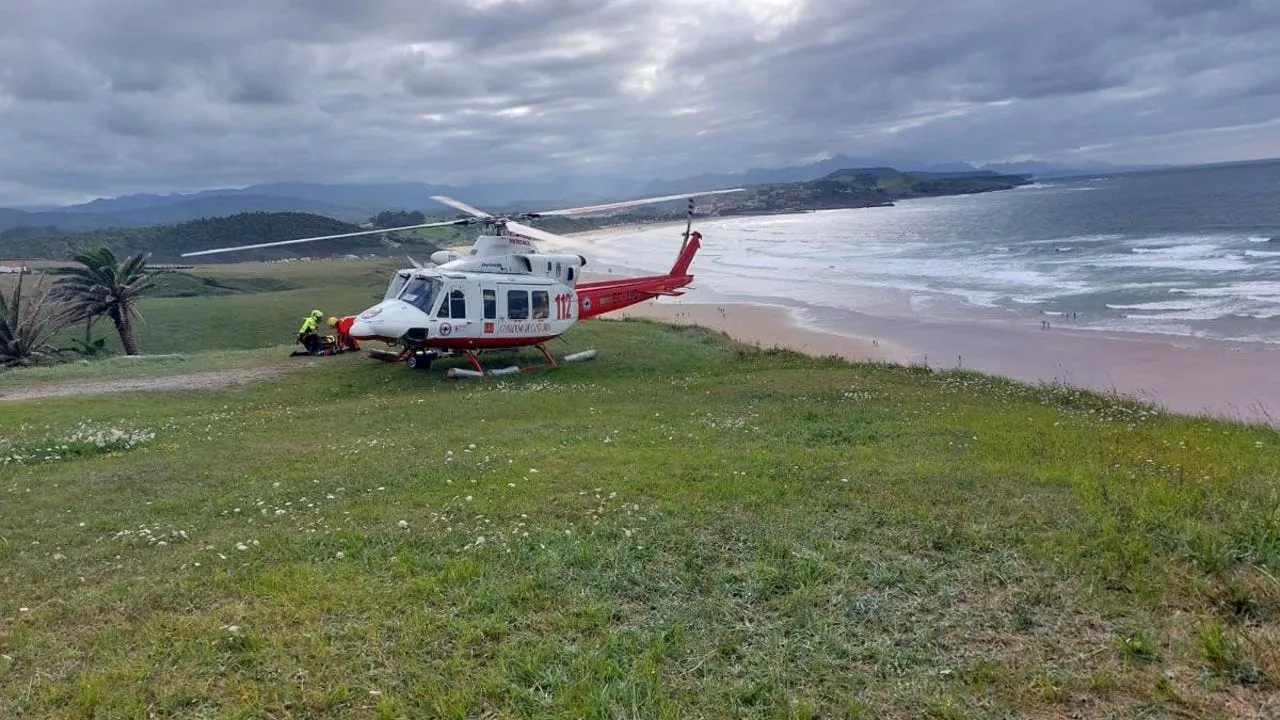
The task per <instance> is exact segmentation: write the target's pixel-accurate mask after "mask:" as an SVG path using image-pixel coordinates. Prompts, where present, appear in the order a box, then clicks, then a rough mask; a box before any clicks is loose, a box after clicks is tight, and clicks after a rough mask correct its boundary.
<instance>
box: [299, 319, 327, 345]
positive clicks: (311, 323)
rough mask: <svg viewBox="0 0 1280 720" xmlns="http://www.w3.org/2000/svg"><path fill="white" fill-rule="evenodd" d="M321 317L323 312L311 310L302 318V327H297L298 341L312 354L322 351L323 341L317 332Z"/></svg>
mask: <svg viewBox="0 0 1280 720" xmlns="http://www.w3.org/2000/svg"><path fill="white" fill-rule="evenodd" d="M322 317H324V313H322V312H320V311H319V310H312V311H311V314H310V315H308V316H306V317H305V318H303V320H302V327H300V328H298V342H300V343H302V346H303V347H304V348H306V349H307V352H309V353H311V354H312V355H319V354H320V353H322V352H323V351H324V342H323V341H322V340H321V339H320V333H319V332H318V330H319V327H320V318H322Z"/></svg>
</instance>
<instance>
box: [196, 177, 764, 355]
mask: <svg viewBox="0 0 1280 720" xmlns="http://www.w3.org/2000/svg"><path fill="white" fill-rule="evenodd" d="M742 190H743V188H733V189H728V190H709V191H702V192H693V193H680V194H677V195H664V196H661V197H650V198H641V199H638V200H624V201H621V202H612V203H604V204H599V205H588V206H583V207H575V208H562V209H558V210H544V211H539V212H520V213H512V214H510V215H507V216H502V217H499V216H495V215H492V214H490V213H487V212H485V211H483V210H479V209H477V208H475V207H472V206H471V205H468V204H466V203H464V202H461V201H458V200H455V199H453V198H450V197H447V196H444V195H433V196H431V199H432V200H435V201H436V202H439V203H441V204H443V205H447V206H449V207H451V208H454V209H455V210H459V211H461V212H462V213H464V214H465V215H466V217H460V218H457V219H454V220H446V221H441V222H429V223H421V224H417V225H404V226H400V227H393V228H379V229H377V230H364V231H359V232H350V233H340V234H337V235H321V236H318V237H309V238H300V239H297V240H282V241H278V242H269V243H257V244H253V245H239V246H235V247H226V248H215V249H212V250H200V251H196V252H189V253H183V255H182V257H193V256H198V255H211V254H214V253H225V252H237V251H243V250H253V249H257V248H265V247H276V246H281V245H291V244H298V243H308V242H315V241H318V240H336V239H340V238H349V237H356V236H361V235H376V234H383V233H390V232H396V231H401V230H418V229H424V228H433V227H446V226H462V225H480V226H481V234H480V235H479V236H478V237H477V238H476V240H475V243H474V244H473V245H472V247H471V250H470V252H469V253H468V254H466V255H463V254H461V253H459V252H457V251H455V250H438V251H436V252H434V253H432V254H431V262H432V263H434V264H435V265H436V267H435V268H428V267H426V266H424V265H423V264H422V263H420V262H418V261H416V260H414V259H413V258H409V261H410V262H411V263H412V264H413V267H412V268H405V269H401V270H397V271H396V272H395V274H394V275H393V276H392V278H391V281H390V283H389V284H388V285H387V289H386V291H385V292H384V293H383V296H382V301H381V302H379V303H378V304H377V305H374V306H373V307H370V308H368V309H367V310H364V311H363V312H361V313H360V314H359V315H357V316H356V319H355V321H354V322H353V323H352V326H351V329H350V335H351V337H352V338H354V339H356V340H358V341H368V340H381V341H383V342H385V343H387V344H388V346H390V347H393V348H399V350H398V351H382V350H373V351H371V352H370V353H369V357H372V358H374V359H378V360H384V361H389V362H399V361H403V362H404V363H405V364H406V365H407V367H409V368H411V369H421V370H426V369H429V368H430V367H431V363H432V361H433V360H435V359H437V358H439V357H441V356H442V355H448V356H456V355H462V356H464V357H465V358H466V359H467V361H468V362H469V363H470V364H471V366H472V367H473V368H475V370H474V371H470V372H468V371H460V370H459V369H458V368H453V369H451V370H450V372H451V373H453V374H452V375H451V376H452V377H461V376H473V377H482V376H485V375H490V374H498V373H497V371H486V369H485V367H484V365H483V364H482V363H481V362H480V360H479V358H478V357H477V356H476V353H478V352H481V351H489V350H511V349H516V348H523V347H530V346H532V347H536V348H537V349H538V350H539V351H541V353H542V355H543V357H544V358H546V360H547V363H548V364H549V365H550V366H551V367H555V366H557V364H558V363H557V362H556V359H555V358H554V357H553V356H552V355H551V353H549V352H548V351H547V348H546V344H545V343H546V342H547V341H549V340H551V339H553V338H556V337H559V336H560V335H562V334H564V332H565V331H567V330H568V329H569V328H571V327H573V325H574V324H575V323H577V322H578V321H580V320H586V319H588V318H591V317H595V316H597V315H601V314H603V313H607V312H611V311H614V310H619V309H621V308H624V307H627V306H629V305H634V304H636V303H639V302H643V301H645V300H649V299H652V298H656V297H659V296H678V295H681V294H683V293H682V292H681V288H683V287H685V286H687V285H689V283H691V282H692V281H693V276H692V275H690V274H689V266H690V264H691V263H692V262H693V256H694V255H695V254H696V253H697V252H698V249H699V248H700V247H701V239H702V235H701V233H699V232H697V231H694V230H693V229H692V227H693V212H694V198H697V197H703V196H707V195H719V194H724V193H734V192H742ZM677 200H688V212H687V222H686V225H685V230H684V233H683V237H684V240H683V242H682V243H681V246H680V251H679V252H678V253H677V254H676V259H675V262H674V264H673V265H672V266H671V269H670V271H668V272H667V273H666V274H664V275H649V276H644V277H632V278H620V279H616V280H602V281H595V282H583V283H580V282H579V278H580V276H581V272H582V268H583V267H585V266H586V264H587V259H586V257H584V256H582V255H577V254H566V253H543V252H540V251H539V250H538V248H537V246H536V245H535V244H534V241H536V240H541V241H549V242H562V241H566V240H568V238H565V237H564V236H561V235H557V234H555V233H551V232H547V231H545V230H541V229H538V228H535V227H531V226H529V225H526V224H524V223H523V222H521V221H522V220H534V219H536V218H539V217H551V216H573V215H590V214H597V213H607V212H611V211H615V210H621V209H625V208H629V207H636V206H639V205H648V204H654V203H662V202H671V201H677ZM579 355H582V354H579ZM593 355H594V353H591V356H593ZM565 359H566V360H567V359H570V358H569V357H566V358H565ZM505 370H507V371H511V370H512V369H511V368H507V369H505Z"/></svg>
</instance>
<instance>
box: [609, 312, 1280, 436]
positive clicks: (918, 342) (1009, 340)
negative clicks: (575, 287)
mask: <svg viewBox="0 0 1280 720" xmlns="http://www.w3.org/2000/svg"><path fill="white" fill-rule="evenodd" d="M847 315H848V317H847V318H845V321H846V322H848V323H849V325H850V326H860V329H861V330H862V331H863V333H864V334H861V335H847V334H844V333H843V332H835V331H829V330H823V329H817V328H814V327H810V326H808V325H802V324H799V323H798V322H797V321H796V319H795V317H794V316H793V314H792V312H791V311H790V310H789V309H788V308H785V307H780V306H772V305H753V304H742V303H724V304H706V303H681V302H679V301H674V302H657V301H650V302H647V303H643V304H640V305H635V306H632V307H630V308H627V309H626V310H620V311H618V312H616V313H612V314H610V315H609V317H618V318H622V317H644V318H650V319H654V320H659V321H663V322H670V323H676V324H693V325H701V326H703V327H708V328H712V329H715V330H720V331H723V332H725V333H727V334H728V335H729V336H730V337H733V338H734V339H737V340H740V341H742V342H746V343H750V344H758V345H760V346H761V347H788V348H792V349H795V350H798V351H800V352H804V353H807V354H811V355H815V356H824V355H838V356H840V357H843V358H846V359H849V360H872V361H886V362H897V363H922V364H928V365H929V366H930V367H933V368H935V369H948V368H956V367H963V368H966V369H971V370H977V371H980V372H986V373H991V374H994V375H1002V376H1005V377H1011V378H1014V379H1017V380H1022V381H1025V382H1032V383H1035V382H1061V383H1066V384H1068V385H1072V386H1075V387H1083V388H1089V389H1092V390H1100V391H1106V392H1119V393H1122V394H1125V395H1128V396H1131V397H1137V398H1139V399H1142V400H1144V401H1147V402H1151V403H1155V404H1157V405H1161V406H1163V407H1166V408H1168V409H1170V410H1172V411H1174V412H1180V413H1186V414H1193V415H1195V414H1210V415H1214V416H1217V417H1224V418H1229V419H1236V420H1245V421H1249V422H1264V423H1267V424H1271V425H1280V373H1277V372H1276V368H1277V367H1280V348H1275V347H1271V346H1268V345H1264V344H1261V343H1225V342H1216V341H1208V340H1200V339H1197V338H1184V337H1173V336H1157V335H1150V336H1144V335H1138V334H1123V333H1107V334H1103V333H1098V332H1091V331H1083V330H1071V329H1069V328H1061V329H1060V328H1058V327H1056V326H1054V327H1052V328H1051V329H1049V330H1040V329H1038V328H1027V329H1024V328H1017V327H998V326H990V325H977V324H966V323H943V322H928V321H902V320H899V319H888V318H874V317H869V316H858V315H855V314H853V313H847Z"/></svg>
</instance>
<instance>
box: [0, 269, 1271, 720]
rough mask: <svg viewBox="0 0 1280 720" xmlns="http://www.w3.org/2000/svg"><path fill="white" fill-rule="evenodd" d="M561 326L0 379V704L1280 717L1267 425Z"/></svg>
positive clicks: (38, 713) (226, 329)
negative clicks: (6, 394) (384, 348)
mask: <svg viewBox="0 0 1280 720" xmlns="http://www.w3.org/2000/svg"><path fill="white" fill-rule="evenodd" d="M279 267H280V266H261V267H259V268H254V267H251V266H227V267H219V268H217V269H216V272H218V273H224V274H225V275H223V277H228V278H231V277H234V278H247V277H253V274H254V273H255V272H258V271H262V272H276V269H277V268H279ZM375 270H376V268H373V267H366V268H365V269H361V270H359V271H358V272H355V273H352V274H343V275H341V277H343V278H347V279H345V280H335V281H333V282H331V283H329V284H328V285H326V284H325V282H324V278H327V277H329V275H328V273H329V268H326V267H322V266H321V265H320V264H315V265H312V266H310V267H309V268H302V267H298V266H294V267H290V268H288V269H287V271H286V274H287V277H283V276H275V275H273V276H272V277H277V279H287V280H288V281H289V282H290V283H292V284H293V285H294V286H295V287H296V288H298V289H294V290H286V291H281V292H259V293H239V294H225V295H217V296H212V297H205V298H157V299H153V300H150V301H148V302H147V305H146V307H145V308H144V312H145V313H146V314H147V317H148V318H149V321H150V326H149V327H148V329H147V331H146V334H145V335H142V344H143V349H144V351H147V352H179V353H188V354H189V355H187V356H183V357H180V358H170V359H164V358H160V359H156V360H150V361H141V364H139V361H137V360H112V361H108V362H107V363H106V364H104V365H101V366H99V365H97V364H91V365H89V366H85V365H78V364H69V365H65V366H61V367H57V368H51V369H36V370H23V371H15V372H10V373H5V374H0V383H7V384H13V383H24V382H25V383H28V384H30V383H43V382H67V381H72V380H76V379H80V378H84V377H85V373H86V372H87V370H86V367H88V368H91V369H92V368H98V367H101V368H102V369H103V370H104V371H105V372H108V373H115V374H117V375H120V374H126V375H136V374H139V373H143V374H145V373H147V372H152V373H176V372H187V369H186V368H191V367H194V368H199V369H201V370H207V369H219V368H222V369H235V368H240V367H249V366H252V365H256V364H261V363H289V362H290V361H288V360H286V359H284V358H283V356H284V355H286V354H287V352H288V349H287V348H284V347H280V348H268V349H262V348H261V346H263V345H269V344H274V343H279V342H281V341H282V340H283V342H286V343H287V342H288V341H289V340H290V339H291V337H292V333H293V332H294V330H295V329H296V327H294V326H295V325H296V321H297V319H300V317H301V315H302V314H304V313H305V312H306V311H307V310H309V309H310V306H311V305H317V304H318V306H319V307H320V308H321V309H322V310H324V311H325V312H330V307H334V308H337V307H339V306H344V307H345V305H346V304H350V305H353V306H354V305H360V303H361V302H364V301H365V300H368V299H372V298H373V297H375V296H377V295H380V292H381V288H382V287H383V286H384V285H385V279H384V278H383V277H381V276H378V277H376V278H375V277H374V276H375V275H377V273H376V272H375ZM201 272H203V271H201ZM308 273H312V275H311V276H308ZM315 273H323V277H317V276H316V275H315ZM361 273H364V274H363V275H362V274H361ZM365 275H368V276H369V283H370V284H366V285H365V286H361V285H360V281H361V279H362V278H364V277H365ZM333 277H339V275H338V274H337V273H334V275H333ZM320 303H323V304H320ZM366 304H367V303H366ZM354 309H359V308H358V307H357V308H354ZM224 317H226V318H238V319H239V325H235V324H232V323H230V321H228V324H226V325H222V324H219V323H218V320H219V319H220V318H224ZM255 324H257V325H261V327H256V326H254V327H246V326H253V325H255ZM192 327H194V328H196V329H197V330H198V332H188V331H185V330H184V329H187V330H189V329H190V328H192ZM282 336H283V339H282ZM255 343H256V345H255ZM255 347H256V348H258V349H246V350H243V351H241V350H236V349H235V348H255ZM586 347H595V348H598V349H599V350H600V352H601V355H600V358H599V359H597V360H596V361H593V362H590V363H583V364H579V365H569V366H564V367H563V368H561V369H559V370H556V371H554V372H551V373H545V374H534V375H527V376H520V377H516V378H511V379H504V380H502V381H500V382H495V381H486V382H483V383H476V384H470V383H465V382H464V383H449V382H446V381H444V380H442V379H441V378H440V372H439V370H434V371H433V372H431V373H430V374H424V373H414V372H411V371H409V370H407V369H405V368H403V367H401V366H395V365H384V364H381V363H375V362H371V361H368V360H364V359H363V358H360V357H358V356H355V355H346V356H338V357H334V358H327V359H300V360H297V361H296V365H294V366H291V367H294V368H295V369H293V370H291V371H289V372H288V373H286V374H285V375H283V376H281V377H279V378H276V379H271V380H267V381H263V382H258V383H254V384H251V385H249V386H247V387H243V388H237V389H222V390H218V389H213V390H200V391H195V390H190V391H168V392H142V393H127V394H125V393H122V394H114V395H101V396H86V397H77V398H46V399H42V400H39V401H36V402H0V462H2V463H4V464H3V465H0V478H3V480H0V717H95V718H107V717H130V718H132V717H233V718H268V717H270V718H279V717H378V718H381V717H406V718H422V717H458V718H468V717H470V718H477V717H486V718H495V717H504V718H505V717H598V718H624V717H625V718H639V717H928V718H960V717H1044V718H1058V717H1064V718H1065V717H1089V718H1094V717H1136V716H1142V717H1253V716H1259V717H1266V716H1267V715H1266V714H1265V713H1266V712H1271V713H1276V712H1280V704H1277V700H1276V697H1277V694H1278V691H1280V582H1278V581H1277V579H1276V575H1277V568H1278V566H1280V496H1278V495H1277V490H1276V477H1277V468H1280V437H1278V436H1277V434H1276V433H1275V432H1274V431H1272V430H1268V429H1263V428H1257V427H1247V426H1243V425H1233V424H1226V423H1221V422H1216V421H1209V420H1201V419H1190V418H1177V417H1170V416H1167V415H1164V414H1161V413H1157V412H1154V411H1152V410H1150V409H1148V408H1145V407H1142V406H1139V405H1134V404H1130V403H1127V402H1124V401H1122V400H1119V399H1115V398H1107V397H1101V396H1097V395H1092V394H1087V393H1080V392H1075V391H1071V390H1065V389H1055V388H1031V387H1027V386H1022V385H1018V384H1014V383H1010V382H1005V381H1001V380H997V379H993V378H989V377H985V376H981V375H976V374H972V373H965V372H948V373H932V372H929V371H928V370H926V369H922V368H902V367H891V366H878V365H850V364H847V363H843V362H838V361H835V360H822V359H811V358H804V357H801V356H798V355H795V354H792V353H789V352H782V351H769V350H759V349H753V348H745V347H740V346H734V345H732V344H731V343H728V342H727V341H726V340H725V339H724V338H722V337H719V336H716V335H713V334H710V333H707V332H705V331H702V330H698V329H695V328H672V327H667V326H661V325H655V324H650V323H644V322H636V321H627V322H607V321H593V322H590V323H584V324H583V325H582V326H580V327H579V328H575V329H574V330H573V331H572V332H571V333H570V334H569V335H568V336H567V337H566V340H565V341H564V342H563V343H556V352H557V353H558V354H563V353H565V352H568V351H571V350H577V349H582V348H586ZM202 348H217V349H218V352H216V353H212V354H210V355H207V356H205V355H201V354H191V353H194V351H196V350H198V349H202ZM533 356H534V353H529V354H528V355H527V357H529V358H532V357H533ZM129 363H134V364H129ZM187 363H194V364H193V365H188V364H187ZM140 368H141V369H140Z"/></svg>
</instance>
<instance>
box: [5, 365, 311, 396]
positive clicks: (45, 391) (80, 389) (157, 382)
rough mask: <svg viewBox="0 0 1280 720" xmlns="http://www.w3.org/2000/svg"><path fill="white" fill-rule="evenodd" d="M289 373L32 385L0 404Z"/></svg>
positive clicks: (264, 370) (194, 386)
mask: <svg viewBox="0 0 1280 720" xmlns="http://www.w3.org/2000/svg"><path fill="white" fill-rule="evenodd" d="M295 367H296V366H295ZM290 369H291V368H290V367H289V366H272V367H261V368H240V369H237V370H216V371H210V372H199V373H188V374H186V375H163V376H160V377H143V378H120V379H118V380H81V381H76V382H60V383H49V384H47V385H35V386H33V387H18V388H0V401H5V400H38V399H40V398H47V397H67V396H71V395H102V394H105V393H114V392H129V391H136V390H213V389H217V388H225V387H234V386H237V385H244V384H246V383H250V382H254V381H256V380H265V379H267V378H270V377H275V376H277V375H282V374H284V373H285V372H287V371H288V370H290Z"/></svg>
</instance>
